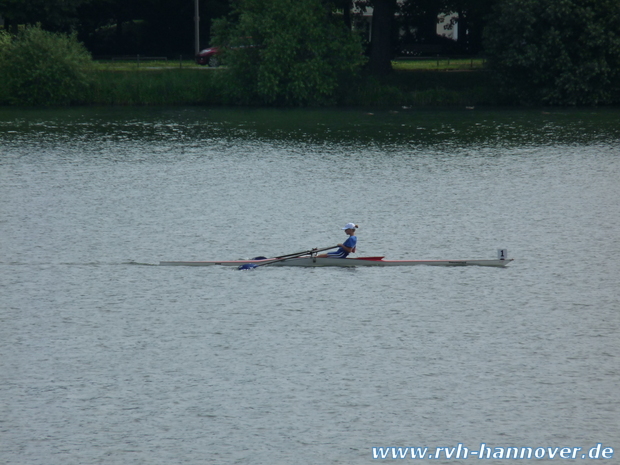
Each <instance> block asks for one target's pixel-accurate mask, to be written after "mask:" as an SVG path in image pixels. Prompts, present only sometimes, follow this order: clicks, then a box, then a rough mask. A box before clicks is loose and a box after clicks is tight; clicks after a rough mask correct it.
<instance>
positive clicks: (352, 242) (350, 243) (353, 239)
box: [327, 236, 357, 258]
mask: <svg viewBox="0 0 620 465" xmlns="http://www.w3.org/2000/svg"><path fill="white" fill-rule="evenodd" d="M342 245H344V246H345V247H349V248H350V249H353V248H355V246H356V245H357V236H349V238H348V239H347V240H346V241H344V242H343V243H342ZM327 255H329V257H330V258H346V257H347V255H349V252H347V251H346V250H344V249H343V248H342V247H338V250H336V251H335V252H328V253H327Z"/></svg>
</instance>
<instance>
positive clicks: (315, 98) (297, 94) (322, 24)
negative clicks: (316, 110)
mask: <svg viewBox="0 0 620 465" xmlns="http://www.w3.org/2000/svg"><path fill="white" fill-rule="evenodd" d="M214 31H215V34H216V35H215V37H214V39H213V43H214V44H216V45H220V46H224V47H225V52H224V56H223V62H224V64H226V65H227V69H224V70H222V72H221V79H222V81H221V82H222V86H223V89H224V92H226V93H227V95H228V97H229V99H230V100H231V102H234V103H241V104H255V103H257V104H270V105H317V104H318V105H320V104H328V103H331V102H333V101H335V100H336V99H337V93H338V91H339V90H342V89H343V87H344V86H345V85H346V84H347V83H350V81H351V80H352V79H353V78H354V76H355V75H356V73H357V71H358V69H359V68H360V66H361V65H362V62H363V58H362V50H361V45H360V42H359V38H358V37H356V36H355V35H354V34H353V33H351V31H349V30H347V28H346V27H345V26H344V23H343V21H342V18H341V17H340V18H336V17H335V16H333V15H332V11H331V4H329V3H326V2H324V1H322V0H306V1H304V2H299V1H298V0H240V1H239V2H238V4H237V6H236V8H235V10H234V12H233V14H232V16H231V17H229V18H228V19H226V20H220V21H216V22H215V24H214Z"/></svg>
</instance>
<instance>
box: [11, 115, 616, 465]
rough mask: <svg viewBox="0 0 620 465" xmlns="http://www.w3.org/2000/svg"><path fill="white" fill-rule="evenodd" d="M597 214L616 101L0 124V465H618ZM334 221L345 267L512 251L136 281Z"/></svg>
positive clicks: (608, 172)
mask: <svg viewBox="0 0 620 465" xmlns="http://www.w3.org/2000/svg"><path fill="white" fill-rule="evenodd" d="M619 199H620V111H618V110H604V109H593V110H548V111H541V110H519V111H514V110H485V109H475V110H465V109H463V110H461V109H456V110H455V109H451V110H448V109H446V110H416V109H409V110H407V109H399V108H397V109H395V110H394V111H388V110H385V109H382V110H370V111H365V110H359V109H355V110H328V111H326V110H256V109H252V110H244V109H225V108H223V109H203V108H144V109H135V108H114V109H109V108H107V109H103V108H101V109H99V108H88V109H67V110H42V111H39V110H29V111H21V110H12V109H11V110H7V109H2V110H0V294H1V297H0V444H1V447H0V462H2V463H7V464H20V465H31V464H45V465H61V464H62V465H70V464H80V465H82V464H106V465H107V464H119V465H120V464H123V465H126V464H148V465H159V464H161V465H169V464H178V463H184V464H192V465H193V464H369V463H374V462H377V460H374V459H373V450H372V448H373V447H389V446H394V447H412V446H421V447H428V448H429V450H431V451H435V450H436V448H438V447H454V446H456V445H457V444H459V443H460V444H463V446H465V447H468V448H469V449H471V450H477V449H478V448H479V447H480V444H481V443H484V444H486V445H487V446H488V447H492V448H496V447H497V448H501V447H531V448H539V447H545V448H547V447H571V448H573V447H581V448H582V450H583V451H586V452H585V453H586V454H587V453H588V452H587V451H589V450H590V449H591V448H593V447H595V446H597V444H602V448H607V447H611V448H613V449H614V451H615V454H616V455H615V456H614V459H613V461H604V460H599V461H600V462H601V463H602V462H605V463H612V462H613V463H616V462H617V460H618V457H620V440H619V438H620V421H619V418H620V389H619V388H618V387H619V386H620V338H619V336H618V331H619V330H620V291H619V288H620V286H619V282H620V279H619V278H620V265H619V260H618V256H619V255H620V202H619ZM347 222H355V223H357V224H359V225H360V228H359V230H358V238H359V243H358V253H357V256H365V255H366V256H375V255H385V256H386V257H387V258H389V259H406V258H408V259H467V258H470V259H474V258H495V257H496V254H497V249H499V248H506V249H508V254H509V256H510V257H512V258H514V259H515V261H514V262H513V263H512V264H511V266H509V267H508V268H506V269H495V268H483V267H478V268H477V267H457V268H435V267H405V268H400V267H399V268H351V269H349V268H323V269H318V268H299V269H297V268H287V267H273V268H270V267H261V268H259V269H257V270H254V271H238V270H236V269H234V268H224V267H204V268H193V267H160V266H156V265H158V263H159V261H160V260H208V259H222V260H226V259H237V258H251V257H254V256H257V255H265V256H274V255H282V254H286V253H292V252H297V251H302V250H306V249H309V248H312V247H328V246H331V245H334V244H336V243H338V242H342V241H343V240H344V239H345V238H346V236H345V234H344V233H343V232H342V231H341V229H340V228H341V227H342V226H344V224H345V223H347ZM494 450H495V449H494ZM581 454H582V452H579V455H578V456H577V458H579V459H580V458H581ZM390 460H391V459H390ZM472 460H474V461H475V460H477V458H476V457H471V456H470V457H469V458H467V459H461V460H454V459H451V460H449V459H446V458H445V457H444V456H441V455H440V456H439V458H438V459H433V460H432V461H431V463H433V462H434V463H461V464H464V463H471V462H472ZM379 461H385V460H379ZM546 461H558V458H557V457H556V459H555V460H550V459H548V457H546V458H545V459H543V460H540V462H546ZM474 463H475V462H474ZM486 463H507V461H506V460H487V461H486Z"/></svg>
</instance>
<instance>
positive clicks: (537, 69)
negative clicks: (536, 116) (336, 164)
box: [485, 0, 620, 105]
mask: <svg viewBox="0 0 620 465" xmlns="http://www.w3.org/2000/svg"><path fill="white" fill-rule="evenodd" d="M485 44H486V52H487V54H488V59H489V60H488V63H489V67H490V69H491V70H492V71H493V73H494V75H495V77H496V78H497V80H498V82H499V84H500V89H501V91H502V92H503V93H504V95H505V96H507V97H509V98H510V99H512V100H514V101H519V102H522V103H533V104H550V105H584V104H586V105H592V104H594V105H595V104H609V103H618V102H619V101H620V2H618V0H501V1H500V2H499V4H498V7H497V8H496V10H495V14H494V16H493V19H492V20H491V21H490V23H489V25H488V27H487V29H486V31H485Z"/></svg>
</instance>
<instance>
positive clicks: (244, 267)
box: [237, 263, 258, 270]
mask: <svg viewBox="0 0 620 465" xmlns="http://www.w3.org/2000/svg"><path fill="white" fill-rule="evenodd" d="M254 268H258V265H257V264H256V263H244V264H243V265H239V268H237V269H238V270H253V269H254Z"/></svg>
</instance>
